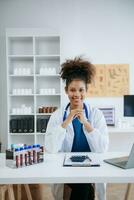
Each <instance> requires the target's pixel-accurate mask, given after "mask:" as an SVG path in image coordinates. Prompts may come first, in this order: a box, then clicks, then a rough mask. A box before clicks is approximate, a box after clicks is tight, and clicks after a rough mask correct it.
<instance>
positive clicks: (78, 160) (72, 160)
mask: <svg viewBox="0 0 134 200" xmlns="http://www.w3.org/2000/svg"><path fill="white" fill-rule="evenodd" d="M63 166H65V167H99V166H100V164H99V163H97V162H94V161H92V160H91V158H90V157H89V156H88V155H85V154H84V155H81V154H80V155H78V154H77V155H76V154H75V155H68V154H67V155H65V157H64V162H63Z"/></svg>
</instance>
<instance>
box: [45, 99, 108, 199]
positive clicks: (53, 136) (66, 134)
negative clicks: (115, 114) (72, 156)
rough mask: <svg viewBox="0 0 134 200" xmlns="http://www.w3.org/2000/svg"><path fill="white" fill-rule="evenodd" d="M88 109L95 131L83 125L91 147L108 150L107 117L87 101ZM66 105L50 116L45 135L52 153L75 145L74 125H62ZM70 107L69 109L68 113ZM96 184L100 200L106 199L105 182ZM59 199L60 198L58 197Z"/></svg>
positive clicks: (48, 149) (68, 149) (46, 144)
mask: <svg viewBox="0 0 134 200" xmlns="http://www.w3.org/2000/svg"><path fill="white" fill-rule="evenodd" d="M85 104H86V106H87V109H88V115H89V116H88V120H89V121H90V123H91V126H92V127H93V131H92V132H90V133H88V132H87V130H86V129H85V128H84V126H83V132H84V133H85V136H86V138H87V141H88V143H89V146H90V149H91V151H92V152H97V153H98V152H100V153H102V152H105V151H107V150H108V145H109V136H108V130H107V125H106V121H105V118H104V116H103V114H102V112H101V111H100V110H98V109H97V108H91V106H90V105H89V102H85ZM65 107H66V106H63V108H62V109H58V110H56V111H55V112H54V113H53V114H52V116H51V117H50V120H49V123H48V126H47V131H46V136H45V149H46V150H47V151H48V152H50V153H57V152H70V151H71V149H72V145H73V139H74V130H73V125H72V123H70V124H69V125H68V127H67V128H66V129H64V128H62V127H61V124H62V123H63V115H64V111H65ZM68 114H69V109H68V110H67V115H68ZM95 186H96V193H97V196H98V199H99V200H105V199H106V197H105V196H106V194H105V184H103V183H98V184H96V185H95ZM58 200H59V199H58Z"/></svg>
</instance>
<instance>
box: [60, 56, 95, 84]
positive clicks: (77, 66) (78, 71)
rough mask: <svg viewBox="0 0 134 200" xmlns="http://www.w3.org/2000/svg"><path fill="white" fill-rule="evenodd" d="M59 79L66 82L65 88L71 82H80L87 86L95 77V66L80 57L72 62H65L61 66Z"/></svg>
mask: <svg viewBox="0 0 134 200" xmlns="http://www.w3.org/2000/svg"><path fill="white" fill-rule="evenodd" d="M60 75H61V78H62V79H63V81H65V82H66V87H68V85H69V84H70V83H71V81H73V80H82V81H84V82H85V84H86V86H87V84H89V83H91V82H92V80H93V78H94V75H95V66H94V65H93V64H91V63H90V62H89V61H87V60H84V59H82V58H81V57H75V58H74V59H73V60H71V59H69V60H66V62H64V63H63V64H62V65H61V71H60Z"/></svg>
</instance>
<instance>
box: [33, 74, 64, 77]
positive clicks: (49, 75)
mask: <svg viewBox="0 0 134 200" xmlns="http://www.w3.org/2000/svg"><path fill="white" fill-rule="evenodd" d="M35 76H36V77H60V75H59V74H54V75H51V74H48V75H41V74H35Z"/></svg>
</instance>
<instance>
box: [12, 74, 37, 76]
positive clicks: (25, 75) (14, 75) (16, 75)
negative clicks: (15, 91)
mask: <svg viewBox="0 0 134 200" xmlns="http://www.w3.org/2000/svg"><path fill="white" fill-rule="evenodd" d="M33 76H34V74H31V75H14V74H10V75H9V77H33Z"/></svg>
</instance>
